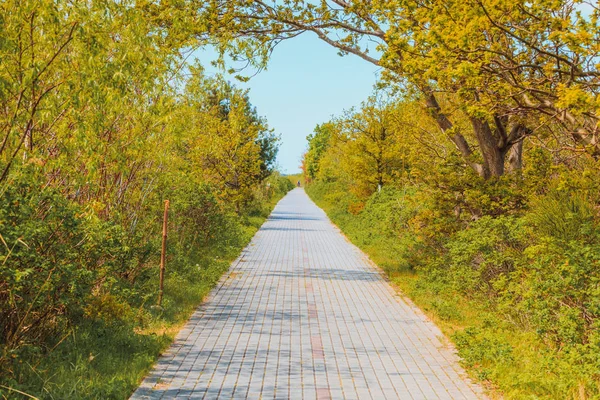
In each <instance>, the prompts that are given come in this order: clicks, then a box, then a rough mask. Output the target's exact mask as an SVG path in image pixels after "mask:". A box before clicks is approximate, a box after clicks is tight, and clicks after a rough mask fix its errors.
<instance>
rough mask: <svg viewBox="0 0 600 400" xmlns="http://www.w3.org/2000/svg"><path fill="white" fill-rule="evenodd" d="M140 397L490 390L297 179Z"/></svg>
mask: <svg viewBox="0 0 600 400" xmlns="http://www.w3.org/2000/svg"><path fill="white" fill-rule="evenodd" d="M131 398H132V399H136V400H137V399H172V398H185V399H190V398H191V399H230V398H236V399H238V398H239V399H245V398H251V399H275V398H276V399H360V400H363V399H374V400H379V399H428V400H429V399H479V398H484V395H483V391H482V390H481V388H480V387H478V386H477V385H474V384H472V383H470V382H469V380H468V379H467V378H466V376H465V373H464V371H463V370H462V369H461V367H460V366H459V365H458V358H457V356H456V355H455V354H454V351H453V350H452V348H451V347H450V346H449V345H448V343H447V342H446V341H444V340H443V339H442V334H441V332H440V331H439V330H438V328H437V327H436V326H435V325H434V324H433V323H432V322H430V321H429V320H428V319H427V318H426V317H425V316H424V315H423V314H422V313H421V312H420V311H419V310H418V309H417V308H416V307H415V306H413V305H412V303H410V302H409V301H407V300H406V299H405V298H403V297H402V296H401V295H399V294H397V293H396V292H395V291H394V289H392V287H390V285H389V284H388V283H387V282H386V281H385V280H384V278H383V277H382V275H381V274H380V272H379V270H378V269H377V268H376V267H375V266H373V265H372V263H371V262H370V261H369V260H368V259H367V257H366V256H365V254H364V253H362V251H360V250H359V249H358V248H357V247H355V246H354V245H352V244H351V243H350V242H348V240H347V239H346V238H345V237H344V236H343V235H342V233H341V232H340V230H339V229H338V228H337V227H335V226H334V225H333V224H332V223H331V222H330V221H329V219H328V218H327V216H326V215H325V213H324V212H323V211H322V210H321V209H319V208H318V207H317V206H316V205H315V204H314V203H313V202H312V201H311V200H310V199H309V198H308V196H307V195H306V194H305V192H304V190H303V189H294V190H293V191H291V192H290V193H289V194H288V195H287V196H286V197H284V198H283V199H282V200H281V201H280V202H279V204H278V205H277V206H276V207H275V209H274V211H273V213H272V214H271V216H270V217H269V219H268V220H267V221H266V222H265V224H264V225H263V226H262V228H261V229H260V230H259V231H258V233H257V234H256V236H255V237H254V238H253V239H252V242H251V243H250V244H249V245H248V247H247V248H246V249H245V250H244V251H243V253H242V255H241V256H240V257H239V258H238V259H237V260H236V261H235V262H234V263H233V264H232V266H231V268H230V270H229V272H228V273H227V274H226V275H225V276H224V277H223V279H221V281H220V282H219V284H218V285H217V287H216V288H215V289H214V290H213V291H212V292H211V295H210V296H209V298H208V300H207V301H206V302H205V304H203V305H202V306H201V307H200V308H199V309H198V310H197V311H196V313H195V314H194V315H193V316H192V318H191V319H190V320H189V322H188V323H187V325H186V326H185V328H184V329H183V330H182V331H181V332H180V333H179V335H178V336H177V338H176V340H175V342H174V344H173V345H172V346H171V348H170V349H169V350H168V351H167V352H166V353H165V354H164V355H163V356H162V357H161V358H160V359H159V361H158V363H157V364H156V365H155V367H154V369H153V370H152V372H151V373H150V374H149V376H148V377H147V378H146V379H145V380H144V381H143V382H142V385H141V386H140V387H139V388H138V389H137V391H136V392H135V393H134V394H133V396H132V397H131Z"/></svg>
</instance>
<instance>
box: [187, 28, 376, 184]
mask: <svg viewBox="0 0 600 400" xmlns="http://www.w3.org/2000/svg"><path fill="white" fill-rule="evenodd" d="M214 57H215V53H214V52H213V51H211V50H210V49H207V50H201V51H198V52H197V58H198V59H199V61H200V62H201V63H202V65H203V66H204V67H206V70H207V71H206V72H207V73H208V74H210V73H215V72H216V70H215V69H214V68H212V67H211V66H210V61H211V60H212V59H213V58H214ZM378 72H379V68H378V67H376V66H374V65H372V64H370V63H368V62H367V61H364V60H362V59H360V58H358V57H356V56H353V55H348V56H345V57H340V56H339V55H338V54H337V51H336V49H334V48H333V47H331V46H329V45H327V44H326V43H323V42H322V41H320V40H319V39H318V38H317V37H316V35H314V34H312V33H306V34H303V35H301V36H299V37H297V38H294V39H290V40H287V41H284V42H283V43H281V44H279V45H278V46H277V48H276V49H275V51H274V52H273V56H272V58H271V61H270V62H269V66H268V69H267V70H265V71H262V72H261V73H259V74H258V75H256V76H255V77H253V78H252V79H251V80H250V81H249V82H247V83H242V82H239V81H235V84H236V86H238V87H242V88H249V89H250V101H251V102H252V104H253V105H254V106H255V107H256V108H257V111H258V113H259V114H260V115H262V116H264V117H266V119H267V121H268V123H269V126H270V127H271V128H273V129H275V132H276V133H278V134H280V135H281V147H280V149H279V155H278V157H277V159H278V164H279V169H280V170H281V171H282V172H284V173H290V174H292V173H295V172H298V171H299V170H300V168H299V165H300V159H301V157H302V153H303V152H304V151H305V150H306V146H307V143H306V136H307V135H308V134H310V133H312V131H313V129H314V127H315V126H316V125H317V124H319V123H322V122H326V121H328V120H329V119H330V118H331V116H332V115H339V114H340V113H341V112H342V111H343V110H345V109H348V108H351V107H353V106H358V105H360V103H361V102H362V101H364V100H366V99H367V97H368V96H369V95H370V94H371V93H372V91H373V85H374V84H375V82H376V80H377V76H378Z"/></svg>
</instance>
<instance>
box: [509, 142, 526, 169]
mask: <svg viewBox="0 0 600 400" xmlns="http://www.w3.org/2000/svg"><path fill="white" fill-rule="evenodd" d="M522 168H523V141H522V140H520V141H518V142H517V143H515V144H513V145H512V146H511V147H510V150H509V151H508V172H509V173H511V174H514V173H519V172H520V171H521V169H522Z"/></svg>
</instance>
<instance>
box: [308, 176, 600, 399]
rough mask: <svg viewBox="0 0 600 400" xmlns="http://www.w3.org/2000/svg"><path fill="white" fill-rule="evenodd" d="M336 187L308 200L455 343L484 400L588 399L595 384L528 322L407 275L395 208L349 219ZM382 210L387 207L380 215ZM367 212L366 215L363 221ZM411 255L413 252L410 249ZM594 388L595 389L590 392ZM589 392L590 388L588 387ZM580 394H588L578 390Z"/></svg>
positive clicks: (316, 191) (314, 192)
mask: <svg viewBox="0 0 600 400" xmlns="http://www.w3.org/2000/svg"><path fill="white" fill-rule="evenodd" d="M334 185H335V184H329V185H325V184H321V183H317V184H313V185H311V186H309V187H308V188H307V192H308V194H309V195H310V197H311V198H312V199H313V201H315V202H316V203H317V204H318V205H319V206H320V207H321V208H323V209H324V210H325V212H326V213H327V214H328V216H329V217H330V218H331V220H332V221H333V222H334V223H335V224H336V225H338V227H339V228H340V229H341V230H342V231H343V232H344V233H345V234H346V235H347V237H348V238H349V239H350V240H351V241H352V242H353V243H354V244H355V245H357V246H358V247H360V248H361V249H362V250H363V251H365V252H366V253H367V254H368V255H369V257H370V258H371V259H372V260H373V262H375V263H376V264H377V265H378V266H380V267H381V268H382V269H383V270H384V271H385V272H386V274H387V276H388V277H389V279H390V282H391V283H392V285H393V286H394V287H395V288H396V289H397V290H399V291H400V292H402V293H404V294H405V295H406V296H408V297H409V298H410V299H411V300H412V301H413V302H414V303H415V304H416V305H417V306H418V307H419V308H420V309H421V310H423V311H424V312H425V314H426V315H428V317H430V318H431V319H432V321H433V322H434V323H435V324H436V325H437V326H438V327H440V329H441V330H442V332H443V333H444V334H445V335H446V337H447V338H448V339H450V341H451V342H453V343H454V344H455V346H456V347H457V349H458V352H459V355H460V356H461V358H462V361H461V363H462V365H463V366H464V367H465V369H466V370H467V372H468V374H469V375H470V376H471V377H472V378H473V379H474V380H476V381H478V382H480V383H481V384H482V385H483V386H484V387H485V388H486V390H487V392H488V394H489V396H490V397H491V398H506V399H589V398H596V397H593V396H594V395H593V394H592V395H591V396H590V395H586V393H594V392H596V393H597V392H598V389H599V388H600V383H599V382H596V383H593V382H589V380H588V381H579V380H578V379H580V378H578V373H579V372H578V371H581V369H577V368H572V364H573V363H581V360H577V359H570V358H569V356H568V355H566V354H559V352H557V351H556V350H553V349H552V348H551V347H549V346H547V345H546V344H544V343H543V342H542V341H541V340H540V339H539V336H538V335H537V334H536V332H535V331H533V330H527V329H525V328H523V329H518V328H517V327H518V326H522V327H526V326H527V321H512V323H510V322H511V321H508V318H509V317H508V316H505V315H501V314H500V311H498V310H494V309H493V308H492V307H489V306H488V304H486V302H485V301H482V300H481V299H479V300H477V301H476V300H470V299H468V298H466V297H464V296H462V295H460V294H459V293H457V292H456V291H455V290H454V289H453V288H452V287H451V285H449V284H444V283H443V281H444V280H443V279H437V280H436V279H431V278H430V277H428V276H427V274H426V272H424V271H420V270H416V271H415V270H413V269H412V268H411V266H410V265H409V262H407V260H410V256H411V250H410V246H411V244H412V242H411V241H410V240H409V239H410V238H409V239H406V238H403V237H398V236H397V235H396V236H394V235H393V234H389V233H388V232H387V231H386V225H387V224H390V223H391V222H390V218H391V220H392V221H393V215H392V216H391V217H390V214H394V213H396V214H397V213H398V211H397V210H390V209H389V208H390V204H393V203H388V204H387V205H386V203H385V199H384V200H381V204H378V203H377V202H375V203H372V204H370V205H369V206H368V207H369V208H368V211H367V212H360V213H358V214H351V213H350V212H348V209H349V208H350V209H351V208H352V202H353V201H354V200H353V198H352V196H351V195H348V194H347V193H344V192H342V191H339V190H337V188H336V187H335V186H334ZM386 206H387V209H386ZM367 214H370V215H367ZM412 251H414V250H412ZM594 385H597V386H594ZM594 387H595V389H594ZM584 388H587V390H584Z"/></svg>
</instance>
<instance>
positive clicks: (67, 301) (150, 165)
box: [0, 1, 293, 399]
mask: <svg viewBox="0 0 600 400" xmlns="http://www.w3.org/2000/svg"><path fill="white" fill-rule="evenodd" d="M133 5H134V2H74V3H69V5H68V6H67V4H65V3H64V2H56V1H3V2H1V3H0V8H1V13H0V20H1V22H0V25H1V26H2V28H1V36H0V60H1V63H2V68H0V100H1V101H0V104H1V109H0V264H1V265H2V267H1V269H0V397H2V398H19V397H21V396H25V395H24V394H23V395H21V394H19V393H21V392H22V393H26V394H28V395H33V396H36V397H39V398H54V399H67V398H69V399H73V398H95V399H96V398H102V399H108V398H126V397H127V396H128V395H129V394H130V393H131V391H132V390H133V389H134V388H135V387H136V385H137V384H138V383H139V380H140V379H141V377H142V376H143V375H144V373H145V371H147V370H148V368H149V367H150V366H151V365H152V363H153V361H154V360H155V359H156V356H157V355H158V353H159V352H160V351H162V350H163V349H164V348H165V346H166V345H168V343H169V342H170V340H171V339H172V337H173V335H174V333H176V331H177V328H178V327H179V326H180V325H181V323H182V322H183V321H185V319H186V318H187V317H188V316H189V314H190V313H191V311H192V310H193V309H194V307H195V306H197V305H198V304H199V303H200V302H201V301H202V298H203V297H204V296H205V295H206V294H207V293H208V291H209V289H210V288H211V287H212V286H213V285H214V284H215V282H216V281H217V280H218V279H219V277H220V276H221V274H222V273H223V272H224V271H225V270H226V269H227V267H228V265H229V263H230V262H231V260H232V259H233V258H235V257H236V256H237V254H238V253H239V251H240V250H241V248H242V247H243V246H244V245H245V244H246V243H247V242H248V241H249V239H250V238H251V237H252V235H253V234H254V232H255V231H256V229H257V228H258V227H259V226H260V224H261V223H262V221H263V220H264V218H265V217H266V215H268V212H269V210H270V208H271V207H272V205H273V204H274V202H275V201H276V200H277V199H278V198H280V197H281V196H282V195H283V194H284V193H285V192H286V191H288V190H289V189H290V188H291V187H293V186H292V185H291V183H290V182H289V181H288V180H287V179H284V178H283V177H280V176H279V175H278V174H277V173H276V172H274V170H273V166H274V162H275V156H276V153H277V147H278V138H277V136H275V135H274V134H273V132H272V131H271V130H270V129H269V128H268V126H267V125H266V122H265V121H264V120H263V119H262V118H261V117H259V116H258V114H257V112H256V111H255V109H254V108H253V107H252V105H251V104H250V101H249V98H248V94H247V93H246V92H244V91H242V90H240V89H237V88H235V87H234V86H232V85H231V84H229V83H228V82H226V81H224V80H222V79H220V78H218V77H215V78H208V77H206V76H204V74H203V70H202V68H201V67H200V66H199V65H194V64H187V63H186V62H185V57H187V55H188V53H187V52H183V51H182V50H181V49H180V47H181V48H184V47H183V46H184V45H185V43H184V42H183V41H180V40H179V39H178V38H177V37H176V35H174V34H173V32H169V33H168V34H167V32H166V31H164V30H163V29H162V28H160V26H159V25H158V24H155V23H154V21H153V18H151V17H150V16H149V15H148V13H147V12H145V11H144V10H143V9H141V8H137V7H133ZM267 183H268V184H269V185H267ZM166 199H168V200H170V203H171V209H170V212H169V217H170V220H169V224H168V227H169V239H168V243H167V249H168V257H167V267H166V268H167V274H166V282H165V296H164V299H163V303H162V307H156V306H155V304H156V301H157V294H158V261H159V256H160V246H161V229H162V211H163V202H164V200H166ZM25 397H26V396H25Z"/></svg>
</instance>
